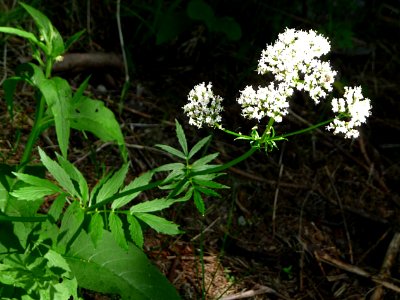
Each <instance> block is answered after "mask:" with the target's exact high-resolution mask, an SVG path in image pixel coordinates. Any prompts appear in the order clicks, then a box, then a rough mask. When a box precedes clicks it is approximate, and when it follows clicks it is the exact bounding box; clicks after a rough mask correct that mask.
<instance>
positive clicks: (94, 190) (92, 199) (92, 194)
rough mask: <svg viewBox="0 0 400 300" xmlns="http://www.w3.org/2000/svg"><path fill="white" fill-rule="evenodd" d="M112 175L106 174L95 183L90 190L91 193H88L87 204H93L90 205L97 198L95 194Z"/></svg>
mask: <svg viewBox="0 0 400 300" xmlns="http://www.w3.org/2000/svg"><path fill="white" fill-rule="evenodd" d="M111 175H112V173H107V174H106V175H105V176H103V177H101V178H100V180H99V181H98V182H97V183H96V185H95V186H94V187H93V188H92V191H91V192H90V196H89V204H95V202H94V203H92V202H93V201H94V200H95V199H96V196H97V193H98V192H99V190H100V188H101V187H102V186H103V184H104V183H105V182H107V180H108V179H109V178H110V177H111Z"/></svg>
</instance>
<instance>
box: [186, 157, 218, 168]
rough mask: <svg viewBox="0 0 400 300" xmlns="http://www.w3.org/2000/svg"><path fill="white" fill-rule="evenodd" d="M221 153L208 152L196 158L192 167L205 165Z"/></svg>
mask: <svg viewBox="0 0 400 300" xmlns="http://www.w3.org/2000/svg"><path fill="white" fill-rule="evenodd" d="M218 155H219V153H213V154H208V155H206V156H203V157H202V158H200V159H198V160H196V161H195V162H194V163H193V164H192V168H193V169H195V168H198V167H200V166H203V165H205V164H207V163H209V162H210V161H213V160H214V159H215V158H216V157H217V156H218Z"/></svg>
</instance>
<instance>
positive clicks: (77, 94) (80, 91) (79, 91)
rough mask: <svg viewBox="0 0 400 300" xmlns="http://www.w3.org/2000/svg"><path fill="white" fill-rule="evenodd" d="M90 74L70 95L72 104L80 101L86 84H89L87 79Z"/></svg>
mask: <svg viewBox="0 0 400 300" xmlns="http://www.w3.org/2000/svg"><path fill="white" fill-rule="evenodd" d="M90 77H91V76H88V77H86V79H85V80H84V81H83V82H82V83H81V85H80V86H79V87H78V89H77V90H76V92H75V93H74V96H73V97H72V101H71V103H72V105H76V104H77V103H78V102H79V101H81V97H82V96H83V93H84V92H85V91H86V89H87V87H88V85H89V80H90Z"/></svg>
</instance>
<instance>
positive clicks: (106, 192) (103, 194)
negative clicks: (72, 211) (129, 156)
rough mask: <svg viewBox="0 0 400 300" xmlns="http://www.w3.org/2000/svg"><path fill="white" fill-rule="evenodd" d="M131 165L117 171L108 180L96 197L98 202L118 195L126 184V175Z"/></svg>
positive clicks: (125, 165)
mask: <svg viewBox="0 0 400 300" xmlns="http://www.w3.org/2000/svg"><path fill="white" fill-rule="evenodd" d="M128 169H129V164H124V165H123V166H122V167H121V168H120V169H119V170H118V171H116V172H115V173H114V174H113V175H112V176H111V177H110V179H108V180H107V181H106V182H105V183H104V184H103V186H102V187H101V188H100V190H99V193H98V194H97V197H96V202H97V203H99V202H101V201H103V200H104V199H106V198H108V197H110V196H112V195H114V194H116V193H117V192H118V190H119V189H120V188H121V186H122V185H123V183H124V180H125V177H126V174H127V173H128Z"/></svg>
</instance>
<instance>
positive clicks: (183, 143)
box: [175, 119, 188, 157]
mask: <svg viewBox="0 0 400 300" xmlns="http://www.w3.org/2000/svg"><path fill="white" fill-rule="evenodd" d="M175 126H176V136H177V137H178V141H179V144H180V145H181V147H182V151H183V154H185V157H187V156H188V145H187V141H186V137H185V132H184V131H183V128H182V126H181V124H179V122H178V120H176V119H175Z"/></svg>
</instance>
